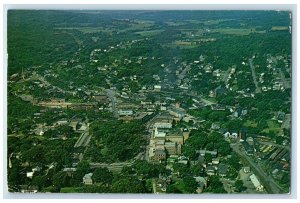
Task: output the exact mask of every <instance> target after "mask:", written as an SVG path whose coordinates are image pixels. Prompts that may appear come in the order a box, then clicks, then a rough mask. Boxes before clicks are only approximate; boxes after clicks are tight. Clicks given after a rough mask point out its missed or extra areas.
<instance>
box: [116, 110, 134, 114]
mask: <svg viewBox="0 0 300 203" xmlns="http://www.w3.org/2000/svg"><path fill="white" fill-rule="evenodd" d="M118 114H119V116H132V115H133V111H132V110H131V109H120V110H119V111H118Z"/></svg>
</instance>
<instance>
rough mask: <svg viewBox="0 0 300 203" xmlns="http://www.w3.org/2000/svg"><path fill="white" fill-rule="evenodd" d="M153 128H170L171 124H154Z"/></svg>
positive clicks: (161, 122) (166, 122)
mask: <svg viewBox="0 0 300 203" xmlns="http://www.w3.org/2000/svg"><path fill="white" fill-rule="evenodd" d="M153 127H154V128H168V129H169V128H172V123H171V122H169V121H160V122H156V123H154V125H153Z"/></svg>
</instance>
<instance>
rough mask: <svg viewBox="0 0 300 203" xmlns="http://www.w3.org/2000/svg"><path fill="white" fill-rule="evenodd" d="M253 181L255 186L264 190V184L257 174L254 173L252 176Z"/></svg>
mask: <svg viewBox="0 0 300 203" xmlns="http://www.w3.org/2000/svg"><path fill="white" fill-rule="evenodd" d="M249 178H250V180H251V182H252V183H253V185H254V187H255V188H256V190H257V191H263V190H264V186H262V185H261V184H260V182H259V180H258V179H257V177H256V176H255V174H252V175H251V176H250V177H249Z"/></svg>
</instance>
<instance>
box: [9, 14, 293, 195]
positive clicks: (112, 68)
mask: <svg viewBox="0 0 300 203" xmlns="http://www.w3.org/2000/svg"><path fill="white" fill-rule="evenodd" d="M291 18H292V14H291V12H289V11H275V10H268V11H267V10H266V11H263V10H261V11H255V10H252V11H250V10H248V11H247V10H243V11H242V10H235V11H225V10H223V11H222V10H218V11H217V10H216V11H214V10H201V11H200V10H189V11H188V10H181V11H175V10H131V11H129V10H128V11H126V10H123V11H121V10H119V11H118V10H106V11H104V10H8V13H7V51H8V61H7V64H8V67H7V113H8V117H7V190H8V191H9V192H17V193H149V194H169V193H173V194H174V193H175V194H198V195H200V196H201V194H215V193H223V194H225V193H226V194H288V193H290V188H291V164H292V163H291V160H290V159H291V140H292V139H291V103H292V98H291V87H292V85H291V84H292V80H291V78H292V41H291V40H292V34H291V33H292V26H291Z"/></svg>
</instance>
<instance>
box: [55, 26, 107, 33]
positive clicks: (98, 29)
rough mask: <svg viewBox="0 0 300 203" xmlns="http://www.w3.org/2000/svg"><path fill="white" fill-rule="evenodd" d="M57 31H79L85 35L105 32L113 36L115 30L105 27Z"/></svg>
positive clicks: (62, 28)
mask: <svg viewBox="0 0 300 203" xmlns="http://www.w3.org/2000/svg"><path fill="white" fill-rule="evenodd" d="M55 29H57V30H78V31H80V32H82V33H83V34H89V33H97V32H105V33H108V34H111V33H112V31H113V30H109V29H105V28H103V27H58V28H55Z"/></svg>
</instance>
